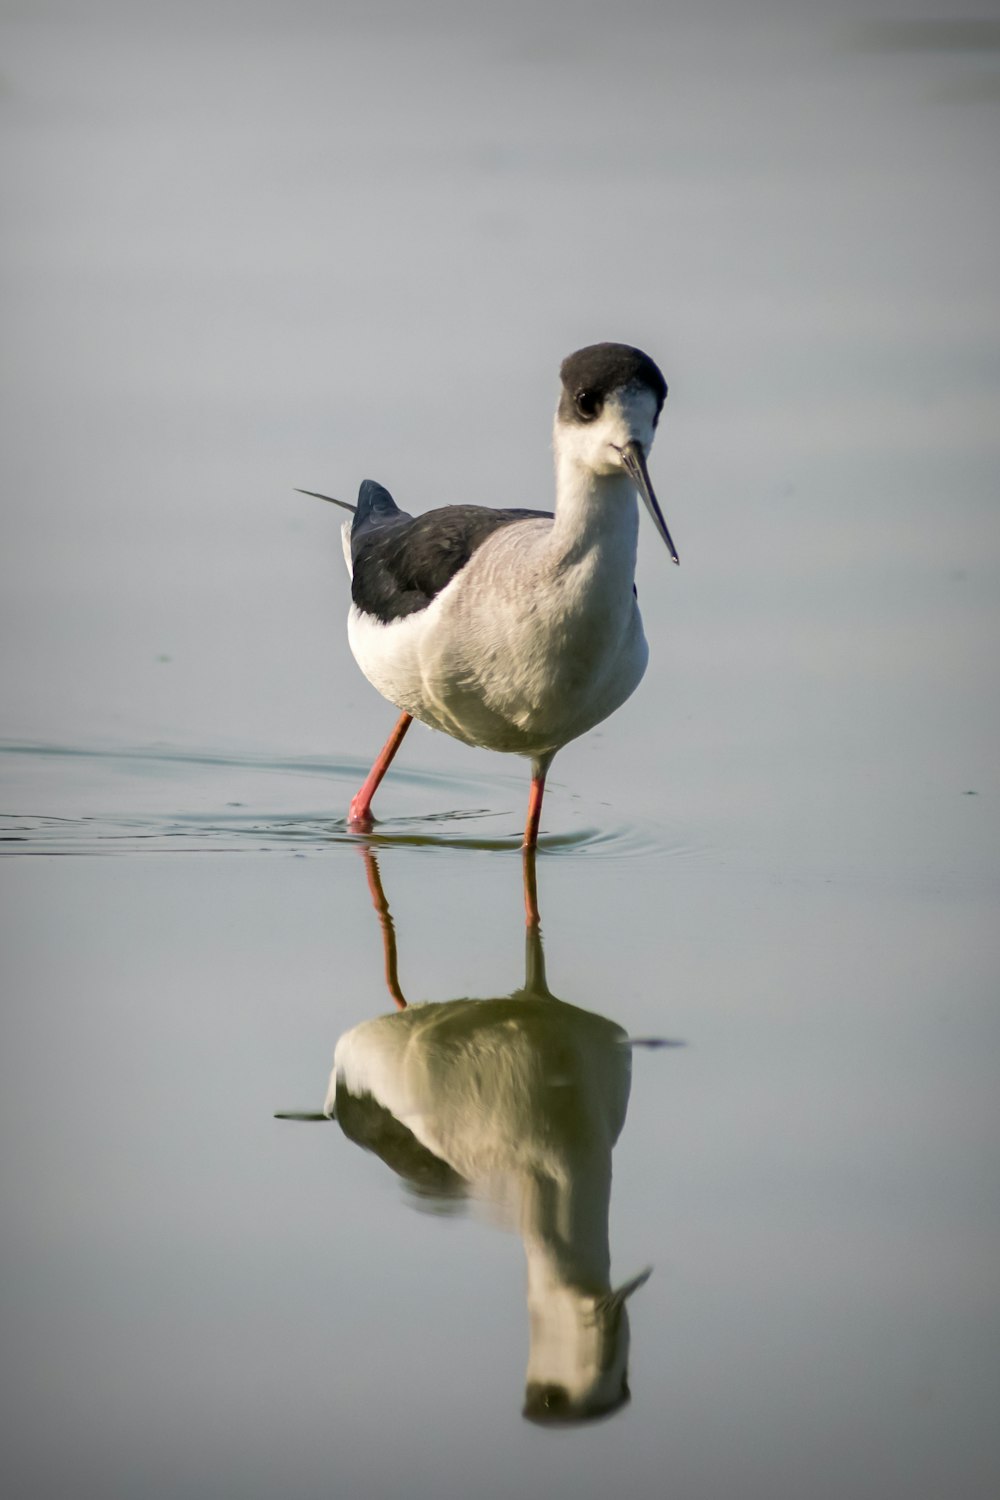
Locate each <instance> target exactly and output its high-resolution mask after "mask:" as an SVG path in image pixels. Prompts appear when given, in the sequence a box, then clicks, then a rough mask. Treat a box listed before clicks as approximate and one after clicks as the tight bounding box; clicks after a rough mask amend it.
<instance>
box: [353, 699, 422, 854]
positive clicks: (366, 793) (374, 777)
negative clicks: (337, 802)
mask: <svg viewBox="0 0 1000 1500" xmlns="http://www.w3.org/2000/svg"><path fill="white" fill-rule="evenodd" d="M412 723H413V716H412V714H402V715H400V718H399V720H398V722H397V724H396V727H395V729H394V730H393V731H392V733H391V734H390V736H389V738H388V739H387V740H386V742H385V744H384V745H383V746H382V749H381V751H380V752H379V757H378V759H377V760H376V762H375V764H374V765H373V766H372V768H371V770H370V771H369V772H368V777H367V779H366V781H365V784H364V786H363V787H362V788H361V790H360V792H358V794H357V796H356V797H354V798H352V800H351V807H350V811H349V812H348V814H347V826H348V828H355V829H358V830H359V831H360V832H362V833H369V832H370V831H371V827H372V823H373V821H374V820H373V818H372V798H373V797H374V795H375V793H376V791H377V790H378V786H379V783H380V781H381V780H382V777H383V776H384V775H385V773H386V771H388V769H389V766H390V765H391V763H392V757H393V756H394V755H395V753H396V751H397V750H398V749H399V747H400V745H401V744H402V743H403V735H404V734H405V733H406V731H407V730H408V729H409V727H410V725H411V724H412Z"/></svg>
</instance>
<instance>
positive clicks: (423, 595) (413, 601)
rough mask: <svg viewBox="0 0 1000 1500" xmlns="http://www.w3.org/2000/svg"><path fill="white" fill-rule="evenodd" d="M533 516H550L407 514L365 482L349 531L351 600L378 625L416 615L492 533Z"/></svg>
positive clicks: (445, 509)
mask: <svg viewBox="0 0 1000 1500" xmlns="http://www.w3.org/2000/svg"><path fill="white" fill-rule="evenodd" d="M533 517H541V518H544V519H548V520H551V519H552V512H551V511H547V510H491V509H490V508H489V507H487V506H483V505H445V506H442V507H441V509H440V510H432V511H428V512H427V514H426V515H423V516H410V515H407V513H406V511H405V510H400V509H399V506H398V505H397V504H396V502H395V500H393V498H392V496H391V495H390V494H389V491H388V490H387V489H384V488H383V487H382V485H380V484H376V483H375V481H374V480H372V479H366V480H365V481H364V483H363V484H362V486H361V489H360V492H359V494H358V509H357V514H356V516H355V518H354V524H353V526H352V527H351V561H352V566H353V570H354V577H353V582H352V584H351V597H352V598H353V600H354V602H355V604H356V605H357V606H358V608H359V609H360V610H362V611H363V612H364V613H365V614H366V615H374V617H375V618H376V619H377V620H381V621H382V622H383V624H388V623H389V621H390V620H399V619H401V618H402V617H403V616H404V615H412V614H416V613H417V612H418V611H419V610H421V609H426V608H427V606H428V604H430V602H431V600H432V599H433V598H434V596H435V595H436V594H439V593H440V592H441V590H442V589H443V588H444V587H445V585H446V584H448V583H450V582H451V580H452V579H453V578H454V576H455V574H456V573H458V572H459V571H460V570H461V569H462V568H464V567H465V565H466V563H467V562H468V561H469V558H470V557H471V556H472V554H473V553H474V552H475V550H476V548H477V547H481V546H482V544H483V542H485V540H486V538H487V537H488V536H492V535H493V533H494V531H499V530H500V528H501V527H502V526H510V525H511V524H512V523H513V522H514V521H527V520H530V519H531V518H533Z"/></svg>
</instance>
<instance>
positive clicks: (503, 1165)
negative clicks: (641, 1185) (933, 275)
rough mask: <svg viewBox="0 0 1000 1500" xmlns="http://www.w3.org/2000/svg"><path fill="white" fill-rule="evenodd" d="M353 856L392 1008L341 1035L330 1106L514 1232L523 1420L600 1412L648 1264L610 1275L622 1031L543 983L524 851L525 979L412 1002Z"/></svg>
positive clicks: (382, 916) (621, 1117)
mask: <svg viewBox="0 0 1000 1500" xmlns="http://www.w3.org/2000/svg"><path fill="white" fill-rule="evenodd" d="M364 857H365V863H366V867H367V873H368V882H369V887H370V890H371V894H372V899H373V902H374V905H375V909H376V911H377V913H378V916H379V920H380V922H381V926H382V934H383V946H384V953H385V966H386V982H387V986H388V989H389V993H390V995H391V996H392V998H393V1000H394V1001H395V1003H396V1006H397V1010H396V1012H395V1013H393V1014H389V1015H384V1016H378V1017H376V1018H375V1019H373V1020H370V1021H364V1022H362V1023H361V1024H360V1025H359V1026H355V1027H354V1028H353V1029H352V1030H351V1031H348V1032H346V1033H345V1034H344V1035H343V1036H342V1037H341V1038H340V1040H339V1042H338V1043H337V1047H336V1051H335V1054H334V1062H333V1072H332V1074H331V1078H330V1085H329V1091H328V1094H327V1100H326V1106H325V1112H326V1114H327V1115H329V1116H332V1117H334V1118H336V1120H337V1121H338V1122H339V1124H340V1126H341V1128H342V1129H343V1131H344V1133H345V1135H347V1136H348V1137H349V1138H350V1139H352V1140H354V1141H356V1142H357V1143H358V1144H359V1145H362V1146H364V1147H366V1148H367V1149H369V1150H372V1151H374V1152H376V1153H377V1154H378V1155H379V1156H381V1157H382V1158H383V1160H384V1161H386V1162H387V1163H388V1165H389V1166H391V1167H392V1168H393V1170H394V1171H395V1172H397V1173H398V1174H399V1176H400V1177H401V1178H402V1179H403V1180H404V1181H405V1182H406V1183H407V1185H408V1186H409V1187H410V1188H411V1189H412V1190H413V1191H414V1192H415V1193H416V1194H418V1195H420V1196H421V1197H422V1198H424V1199H425V1200H427V1199H429V1200H431V1201H432V1202H433V1203H435V1204H437V1205H441V1206H443V1205H445V1204H448V1203H452V1204H454V1203H455V1202H456V1200H458V1201H461V1200H463V1199H466V1198H474V1199H478V1200H480V1201H483V1202H486V1203H488V1204H489V1205H490V1206H491V1207H492V1209H493V1210H494V1212H495V1213H496V1214H497V1215H498V1216H499V1217H500V1218H501V1220H502V1221H503V1222H504V1223H506V1224H508V1225H510V1227H512V1228H514V1229H516V1230H517V1232H518V1233H519V1234H520V1236H521V1239H522V1241H523V1244H524V1249H525V1254H526V1257H527V1268H528V1278H527V1294H528V1313H529V1322H530V1352H529V1356H528V1369H527V1381H526V1391H525V1402H524V1415H525V1416H526V1417H527V1418H529V1419H530V1420H532V1421H536V1422H542V1423H569V1422H582V1421H586V1420H588V1419H592V1418H595V1417H600V1416H606V1415H609V1414H610V1413H612V1412H614V1411H616V1410H618V1409H619V1408H620V1407H621V1406H622V1405H624V1403H625V1402H626V1401H627V1400H628V1397H629V1389H628V1378H627V1369H628V1353H629V1322H628V1312H627V1310H626V1305H625V1304H626V1299H627V1298H628V1297H629V1296H631V1294H632V1293H633V1292H634V1291H635V1290H636V1289H637V1288H638V1287H639V1286H641V1285H642V1283H643V1282H644V1281H645V1280H646V1278H647V1276H648V1275H649V1272H648V1271H645V1272H643V1273H642V1274H641V1275H639V1276H636V1277H634V1278H633V1279H632V1280H630V1281H627V1282H626V1283H625V1284H624V1285H622V1286H619V1287H617V1288H613V1287H612V1285H611V1279H610V1270H611V1257H610V1251H609V1246H608V1210H609V1206H610V1199H611V1150H612V1147H613V1146H614V1144H615V1142H616V1140H617V1139H618V1136H619V1134H620V1132H621V1129H622V1126H623V1125H624V1123H625V1113H626V1109H627V1106H628V1097H629V1087H630V1082H631V1061H632V1058H631V1050H630V1047H629V1045H628V1037H627V1035H626V1033H625V1031H623V1029H622V1028H621V1027H620V1026H618V1025H616V1024H615V1023H614V1022H613V1021H609V1020H606V1019H605V1018H604V1017H603V1016H598V1015H594V1014H593V1013H591V1012H590V1011H586V1010H581V1009H579V1007H577V1006H575V1005H570V1004H568V1003H567V1002H565V1001H563V1000H558V999H557V998H556V997H555V996H554V995H553V994H552V993H551V991H550V990H549V988H548V985H547V983H546V979H545V962H544V956H543V953H542V939H541V929H540V925H539V922H538V906H537V896H536V893H535V877H534V854H533V851H526V853H525V856H524V858H525V867H524V874H525V910H526V914H527V919H528V920H527V927H526V947H525V979H524V984H523V986H522V987H521V988H520V989H518V990H515V991H514V993H513V994H511V995H506V996H503V997H501V998H498V999H486V1000H472V999H458V1000H449V1001H445V1002H442V1003H426V1004H420V1005H408V1004H407V1002H406V1000H405V998H404V996H403V992H402V989H401V987H400V983H399V976H398V961H397V953H396V939H395V932H394V929H393V925H392V917H391V914H390V911H389V905H388V902H387V901H386V898H385V893H384V890H383V888H382V882H381V877H380V873H379V868H378V864H377V861H376V857H375V854H374V852H373V851H372V850H371V849H370V848H367V847H366V848H365V849H364Z"/></svg>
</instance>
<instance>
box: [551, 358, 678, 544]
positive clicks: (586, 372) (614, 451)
mask: <svg viewBox="0 0 1000 1500" xmlns="http://www.w3.org/2000/svg"><path fill="white" fill-rule="evenodd" d="M559 373H560V377H561V379H562V393H561V395H560V398H559V406H558V409H557V411H556V420H555V447H556V453H557V455H558V456H559V458H560V459H562V460H568V461H569V462H571V463H573V464H575V465H578V466H579V467H581V468H584V469H588V470H589V471H590V472H591V473H592V474H595V475H598V476H600V477H602V478H603V477H608V476H611V475H615V474H620V473H621V472H622V471H623V470H624V472H625V473H627V474H628V476H629V478H630V479H631V480H632V483H633V484H634V485H635V487H636V489H637V490H638V492H639V494H640V495H641V496H642V498H643V500H644V502H645V505H646V509H647V510H648V511H649V514H650V515H651V516H652V518H653V523H654V525H655V526H656V529H657V531H658V532H659V533H660V536H661V537H662V538H663V540H664V541H665V542H666V544H667V547H668V548H669V549H670V555H671V557H672V558H673V560H674V562H678V561H679V558H678V556H677V549H676V548H675V546H674V544H673V541H672V540H671V536H670V532H669V531H668V530H667V523H666V521H665V520H664V519H663V513H662V512H661V510H660V507H659V504H658V503H657V499H656V495H655V494H654V492H653V486H652V483H651V481H650V478H649V471H648V469H647V468H646V458H647V456H648V454H649V451H650V449H651V448H652V446H653V438H654V437H655V435H656V424H657V423H658V421H659V420H660V412H661V411H662V410H663V403H664V401H665V400H666V399H667V382H666V381H665V380H664V378H663V375H662V374H661V372H660V370H659V367H658V366H657V365H656V364H654V362H653V360H651V359H650V357H649V355H648V354H643V352H642V350H641V349H633V348H632V346H631V345H630V344H589V345H588V346H587V348H585V349H578V350H577V351H576V353H575V354H571V355H569V357H568V358H567V359H564V360H563V362H562V367H561V369H560V372H559Z"/></svg>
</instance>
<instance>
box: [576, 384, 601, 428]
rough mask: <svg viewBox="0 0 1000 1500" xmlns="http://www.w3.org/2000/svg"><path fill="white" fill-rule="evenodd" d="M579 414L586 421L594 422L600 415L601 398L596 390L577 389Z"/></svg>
mask: <svg viewBox="0 0 1000 1500" xmlns="http://www.w3.org/2000/svg"><path fill="white" fill-rule="evenodd" d="M575 405H576V410H577V414H578V415H579V416H581V417H582V418H583V420H584V421H585V422H592V421H593V420H594V418H595V417H596V416H599V415H600V411H601V398H600V396H599V395H598V394H597V392H596V391H577V393H576V397H575Z"/></svg>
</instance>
